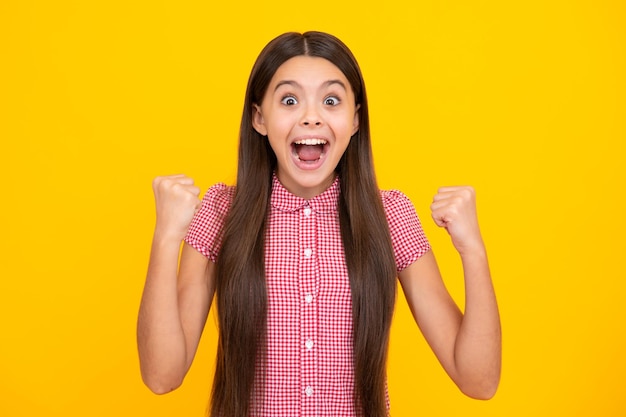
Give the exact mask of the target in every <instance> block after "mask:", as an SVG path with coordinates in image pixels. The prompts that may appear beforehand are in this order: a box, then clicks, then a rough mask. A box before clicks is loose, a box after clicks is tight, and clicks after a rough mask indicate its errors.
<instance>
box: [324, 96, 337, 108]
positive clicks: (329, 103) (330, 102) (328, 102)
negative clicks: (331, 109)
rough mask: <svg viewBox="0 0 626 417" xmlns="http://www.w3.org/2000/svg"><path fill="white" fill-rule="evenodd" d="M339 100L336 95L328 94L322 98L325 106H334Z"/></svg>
mask: <svg viewBox="0 0 626 417" xmlns="http://www.w3.org/2000/svg"><path fill="white" fill-rule="evenodd" d="M339 102H340V100H339V99H338V98H337V97H334V96H329V97H326V98H325V99H324V104H326V105H327V106H336V105H337V104H339Z"/></svg>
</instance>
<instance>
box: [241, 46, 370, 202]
mask: <svg viewBox="0 0 626 417" xmlns="http://www.w3.org/2000/svg"><path fill="white" fill-rule="evenodd" d="M354 101H355V99H354V93H353V91H352V88H351V86H350V83H349V82H348V80H347V79H346V77H345V76H344V75H343V73H342V72H341V70H340V69H339V68H337V67H336V66H335V65H334V64H333V63H331V62H330V61H328V60H326V59H324V58H317V57H310V56H297V57H294V58H291V59H289V60H288V61H286V62H285V63H283V64H282V65H281V66H280V67H279V68H278V70H277V71H276V73H275V74H274V76H273V78H272V80H271V81H270V84H269V86H268V88H267V92H266V93H265V96H264V97H263V102H262V103H261V104H256V105H255V106H254V114H253V116H252V123H253V125H254V128H255V129H256V131H257V132H259V133H260V134H261V135H264V136H267V140H269V142H270V146H271V147H272V150H273V151H274V153H275V154H276V159H277V169H276V175H277V176H278V179H279V180H280V182H281V183H282V184H283V186H284V187H285V188H287V189H288V190H289V191H290V192H292V193H293V194H295V195H297V196H299V197H302V198H307V199H310V198H312V197H314V196H316V195H318V194H320V193H321V192H323V191H324V190H326V188H328V186H329V185H330V184H331V183H332V181H333V180H334V177H335V168H336V167H337V164H338V163H339V160H340V159H341V156H342V155H343V153H344V151H345V150H346V148H347V147H348V144H349V143H350V137H351V136H352V135H353V134H355V133H356V131H357V130H358V128H359V117H358V109H359V108H358V106H356V105H355V102H354Z"/></svg>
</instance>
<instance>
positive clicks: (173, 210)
mask: <svg viewBox="0 0 626 417" xmlns="http://www.w3.org/2000/svg"><path fill="white" fill-rule="evenodd" d="M152 189H153V191H154V199H155V203H156V218H157V221H156V227H155V236H159V237H161V238H165V239H173V240H177V241H182V240H183V238H184V237H185V235H186V234H187V229H188V228H189V224H190V223H191V220H192V219H193V216H194V214H195V213H196V211H198V210H199V209H200V206H201V202H200V200H199V199H198V196H199V195H200V189H199V188H198V187H196V186H195V185H194V183H193V179H191V178H189V177H187V176H185V175H182V174H181V175H169V176H163V177H156V178H155V179H154V181H153V182H152Z"/></svg>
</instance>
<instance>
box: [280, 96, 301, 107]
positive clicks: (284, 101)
mask: <svg viewBox="0 0 626 417" xmlns="http://www.w3.org/2000/svg"><path fill="white" fill-rule="evenodd" d="M280 102H281V103H282V104H285V105H287V106H293V105H296V104H298V100H296V98H295V97H294V96H285V97H283V98H282V100H280Z"/></svg>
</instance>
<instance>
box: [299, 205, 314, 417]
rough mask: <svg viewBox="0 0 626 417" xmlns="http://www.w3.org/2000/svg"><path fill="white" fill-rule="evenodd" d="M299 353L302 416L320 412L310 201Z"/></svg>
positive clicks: (304, 217)
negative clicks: (300, 359)
mask: <svg viewBox="0 0 626 417" xmlns="http://www.w3.org/2000/svg"><path fill="white" fill-rule="evenodd" d="M300 219H301V221H300V266H299V271H298V282H299V287H300V352H301V358H302V361H301V370H300V375H301V396H302V402H301V409H302V412H301V414H300V415H302V416H314V415H317V414H318V413H317V411H318V402H319V393H318V389H319V384H318V381H317V376H318V369H317V364H318V358H317V356H318V349H317V341H318V335H317V331H318V329H317V322H318V317H317V315H318V287H319V262H318V258H317V257H318V252H317V245H316V242H317V236H316V235H317V233H316V214H315V210H314V209H313V207H311V206H310V204H309V203H308V202H307V203H306V204H305V205H304V207H302V209H301V210H300Z"/></svg>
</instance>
